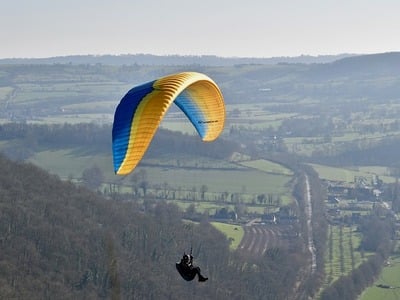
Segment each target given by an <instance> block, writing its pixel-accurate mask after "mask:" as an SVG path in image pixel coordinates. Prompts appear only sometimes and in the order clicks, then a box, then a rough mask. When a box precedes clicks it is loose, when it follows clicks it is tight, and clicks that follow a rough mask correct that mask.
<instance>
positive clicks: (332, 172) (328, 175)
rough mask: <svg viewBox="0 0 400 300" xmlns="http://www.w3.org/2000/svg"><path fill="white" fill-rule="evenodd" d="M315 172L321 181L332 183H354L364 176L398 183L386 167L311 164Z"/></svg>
mask: <svg viewBox="0 0 400 300" xmlns="http://www.w3.org/2000/svg"><path fill="white" fill-rule="evenodd" d="M310 165H311V166H312V167H313V168H314V170H315V171H316V172H317V173H318V175H319V177H320V178H321V179H325V180H330V181H339V182H340V181H341V182H348V183H354V178H355V177H356V176H363V177H366V178H372V176H375V175H378V176H379V178H380V179H381V180H383V182H385V183H393V182H395V181H396V178H395V177H392V176H389V175H387V174H388V170H387V168H386V167H380V166H362V167H352V168H336V167H331V166H325V165H319V164H310Z"/></svg>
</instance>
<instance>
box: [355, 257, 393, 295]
mask: <svg viewBox="0 0 400 300" xmlns="http://www.w3.org/2000/svg"><path fill="white" fill-rule="evenodd" d="M379 285H384V286H389V287H390V288H382V287H379ZM377 299H382V300H398V299H400V257H399V256H392V257H390V259H389V260H388V264H387V266H386V267H384V268H383V270H382V273H381V274H380V276H379V278H378V280H377V281H376V282H375V283H374V284H373V286H371V287H369V288H368V289H366V290H365V291H364V293H362V295H361V296H360V297H359V300H377Z"/></svg>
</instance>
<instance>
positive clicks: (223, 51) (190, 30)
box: [0, 0, 400, 58]
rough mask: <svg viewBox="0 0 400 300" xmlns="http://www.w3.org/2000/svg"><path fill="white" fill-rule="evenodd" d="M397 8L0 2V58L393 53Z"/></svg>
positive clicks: (283, 0)
mask: <svg viewBox="0 0 400 300" xmlns="http://www.w3.org/2000/svg"><path fill="white" fill-rule="evenodd" d="M399 12H400V1H398V0H276V1H272V0H197V1H192V0H1V3H0V41H1V42H0V58H17V57H18V58H19V57H23V58H32V57H54V56H66V55H86V54H92V55H102V54H113V55H120V54H138V53H145V54H155V55H175V54H178V55H217V56H222V57H277V56H299V55H313V56H317V55H334V54H343V53H351V54H369V53H382V52H391V51H400V16H399Z"/></svg>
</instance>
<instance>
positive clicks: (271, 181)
mask: <svg viewBox="0 0 400 300" xmlns="http://www.w3.org/2000/svg"><path fill="white" fill-rule="evenodd" d="M29 161H30V162H32V163H34V164H36V165H38V166H40V167H42V168H44V169H45V170H48V171H49V172H50V173H53V174H57V175H58V176H60V177H61V178H63V179H68V178H69V179H78V180H79V179H80V178H81V176H82V173H83V171H84V170H85V169H87V168H90V167H93V166H98V167H99V168H100V169H101V170H102V172H103V174H104V177H105V181H106V182H118V183H120V184H121V185H122V186H126V188H125V191H126V192H131V188H130V186H131V183H130V179H129V178H130V177H129V176H125V177H121V176H116V175H115V174H114V172H113V165H112V158H111V156H107V155H100V154H92V153H85V152H84V151H83V150H82V149H63V150H56V151H43V152H38V153H36V154H35V155H34V156H33V157H32V158H31V159H30V160H29ZM173 161H175V162H176V160H175V159H172V161H170V160H169V159H168V158H164V159H162V160H161V161H160V162H158V163H159V164H161V166H146V167H144V166H143V167H141V166H139V167H138V168H137V169H136V170H135V172H134V173H133V174H135V173H138V172H141V170H145V172H146V177H147V181H148V182H149V183H150V185H151V186H150V188H149V191H152V192H153V193H157V190H154V189H155V187H159V189H158V192H159V193H163V187H167V188H168V190H174V191H175V192H176V195H177V196H179V195H180V194H183V193H185V194H186V195H187V194H188V193H191V192H192V191H194V192H195V193H196V196H195V198H196V200H197V201H200V200H201V199H200V196H199V192H200V189H201V187H202V186H206V188H207V191H206V193H205V199H204V200H206V201H204V203H201V201H200V202H199V203H201V204H197V205H198V209H199V211H204V210H210V209H215V205H214V204H212V203H211V202H215V201H219V200H220V197H221V194H226V197H227V199H226V201H223V202H224V203H225V204H224V205H232V203H233V202H232V197H233V196H231V195H234V194H237V195H238V196H235V199H236V200H235V201H240V202H243V203H245V204H246V206H247V209H248V211H249V212H257V213H264V208H263V207H260V206H259V205H258V206H257V205H252V204H259V203H254V201H255V198H256V197H257V195H260V194H265V195H269V194H271V195H274V196H275V197H280V200H281V203H280V204H281V205H284V204H288V203H290V202H291V190H290V186H289V182H290V180H291V178H292V177H291V176H289V175H287V173H289V170H288V169H286V168H284V167H282V166H281V167H280V168H279V166H278V165H277V164H271V165H272V166H274V168H275V169H276V170H280V171H281V173H283V174H277V173H269V172H264V171H260V170H258V169H254V168H246V167H243V166H240V165H237V166H236V165H235V164H230V163H228V162H223V161H219V162H215V161H208V160H193V158H192V159H190V158H184V159H182V162H181V164H182V165H184V166H191V165H193V166H194V167H190V168H188V167H185V168H178V167H170V165H171V163H172V162H173ZM144 162H146V160H144ZM148 162H151V160H148ZM154 163H156V162H155V161H154ZM264 163H265V164H267V163H266V161H264ZM163 164H165V165H167V166H169V167H167V166H165V167H163V166H162V165H163ZM195 166H198V167H195ZM212 166H213V167H214V168H212ZM235 166H236V167H235ZM224 168H228V169H224ZM284 174H286V175H284ZM237 197H239V198H237ZM183 198H185V197H183ZM178 199H179V197H178ZM177 204H178V205H179V206H181V207H183V208H185V207H187V206H188V205H189V204H187V203H186V202H183V203H177ZM219 207H220V205H219Z"/></svg>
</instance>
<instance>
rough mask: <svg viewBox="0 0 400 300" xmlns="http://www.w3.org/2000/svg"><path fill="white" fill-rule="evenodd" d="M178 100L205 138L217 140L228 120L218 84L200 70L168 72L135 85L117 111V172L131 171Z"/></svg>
mask: <svg viewBox="0 0 400 300" xmlns="http://www.w3.org/2000/svg"><path fill="white" fill-rule="evenodd" d="M172 103H175V104H176V105H177V106H178V107H179V108H180V109H181V110H182V111H183V112H184V113H185V115H186V116H187V118H188V119H189V121H190V122H191V123H192V124H193V126H194V127H195V128H196V131H197V132H198V134H199V135H200V137H201V138H202V140H203V141H213V140H215V139H216V138H217V137H218V136H219V135H220V134H221V132H222V130H223V128H224V123H225V105H224V100H223V96H222V93H221V91H220V89H219V87H218V86H217V84H216V83H215V82H214V81H213V80H212V79H211V78H209V77H208V76H206V75H204V74H202V73H197V72H183V73H178V74H172V75H168V76H165V77H162V78H159V79H157V80H154V81H151V82H148V83H145V84H142V85H139V86H136V87H134V88H132V89H131V90H130V91H128V93H127V94H126V95H125V96H124V97H123V98H122V99H121V101H120V103H119V105H118V106H117V109H116V111H115V114H114V123H113V129H112V148H113V159H114V171H115V173H116V174H119V175H126V174H129V173H130V172H131V171H133V169H134V168H135V167H136V166H137V164H138V163H139V161H140V160H141V159H142V157H143V155H144V154H145V152H146V150H147V148H148V147H149V145H150V142H151V140H152V138H153V137H154V135H155V133H156V130H157V128H158V126H159V124H160V122H161V120H162V119H163V117H164V115H165V114H166V112H167V111H168V109H169V107H170V106H171V105H172Z"/></svg>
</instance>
